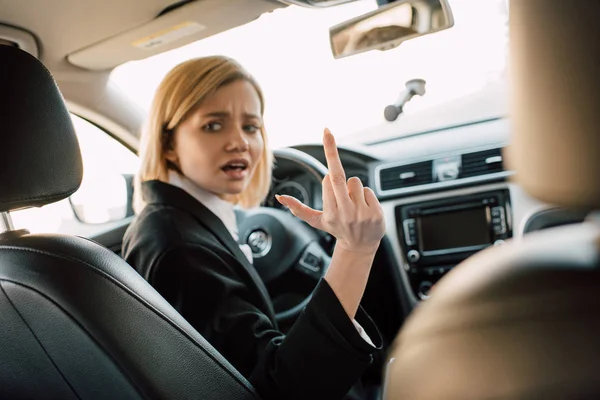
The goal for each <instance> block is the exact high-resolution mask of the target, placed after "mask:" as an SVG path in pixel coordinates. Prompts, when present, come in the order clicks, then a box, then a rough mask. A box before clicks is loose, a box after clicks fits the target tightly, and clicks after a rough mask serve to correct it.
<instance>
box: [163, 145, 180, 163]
mask: <svg viewBox="0 0 600 400" xmlns="http://www.w3.org/2000/svg"><path fill="white" fill-rule="evenodd" d="M165 158H166V159H167V161H169V162H171V163H173V164H175V165H178V164H179V159H178V157H177V153H176V152H175V149H172V148H171V149H169V148H168V149H166V150H165Z"/></svg>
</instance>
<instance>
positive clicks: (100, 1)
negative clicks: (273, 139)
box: [0, 0, 286, 141]
mask: <svg viewBox="0 0 600 400" xmlns="http://www.w3.org/2000/svg"><path fill="white" fill-rule="evenodd" d="M178 3H179V5H181V6H180V7H178V8H175V9H174V10H172V11H169V12H168V13H164V10H165V9H167V8H168V7H169V6H172V5H174V4H175V5H177V4H178ZM285 6H286V4H283V3H281V2H279V1H276V0H196V1H183V2H181V1H175V2H174V0H50V1H48V0H0V24H4V25H8V26H12V27H15V28H19V29H23V30H25V31H28V32H30V33H31V34H33V35H34V36H35V38H36V41H37V43H38V47H39V55H40V59H41V60H42V62H43V63H44V64H45V65H46V67H47V68H48V69H49V70H50V71H51V72H52V74H53V75H54V77H55V79H56V80H57V82H58V85H59V87H60V89H61V91H62V92H63V95H64V97H65V99H66V100H67V102H68V103H69V106H70V107H71V108H72V109H75V110H76V112H78V113H80V114H85V115H84V117H86V118H88V119H92V120H93V119H95V118H93V117H94V116H98V117H100V116H101V117H103V118H104V119H105V120H106V121H94V122H96V123H99V124H100V125H111V124H110V123H108V122H109V121H111V122H112V123H113V125H114V128H116V130H117V131H127V132H128V133H129V134H130V135H133V136H136V133H137V130H138V129H139V126H140V112H139V110H133V109H131V106H130V105H129V106H127V104H126V103H127V102H126V100H125V98H123V96H119V94H118V93H115V92H114V91H111V89H110V88H108V87H107V85H106V82H107V79H108V75H109V72H110V70H111V69H112V67H114V66H116V65H118V64H121V63H123V62H126V61H129V60H135V59H141V58H145V57H148V56H151V55H154V54H158V53H160V52H164V51H167V50H170V49H172V48H176V47H180V46H182V45H185V44H188V43H191V42H193V41H196V40H199V39H202V38H203V37H207V36H211V35H214V34H216V33H219V32H222V31H225V30H228V29H231V28H234V27H236V26H239V25H243V24H245V23H248V22H250V21H252V20H254V19H256V18H257V17H258V16H260V15H261V14H263V13H265V12H269V11H272V10H275V9H277V8H280V7H285ZM161 13H162V14H161ZM186 21H188V22H189V21H192V22H195V23H199V24H201V25H203V26H205V27H207V28H206V29H204V30H202V31H201V32H196V33H195V34H191V35H187V36H185V37H182V38H179V39H177V40H174V41H172V42H170V43H168V44H167V45H165V46H161V47H159V48H156V49H153V50H140V48H138V47H135V46H132V40H131V39H132V38H136V37H137V38H140V37H148V35H152V34H153V33H157V32H161V31H162V30H164V29H165V27H172V26H176V25H177V24H180V23H182V22H186ZM75 64H77V65H75ZM100 119H102V118H100ZM103 122H106V124H104V123H103ZM107 128H109V129H110V128H111V127H109V126H107ZM123 139H125V140H126V141H127V138H123Z"/></svg>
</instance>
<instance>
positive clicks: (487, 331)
mask: <svg viewBox="0 0 600 400" xmlns="http://www.w3.org/2000/svg"><path fill="white" fill-rule="evenodd" d="M598 287H600V224H598V223H597V222H596V223H592V222H588V223H585V224H581V225H573V226H564V227H560V228H554V229H549V230H544V231H538V232H535V233H532V234H531V235H530V236H529V237H528V238H527V240H523V241H515V242H513V243H510V244H506V245H504V246H498V247H493V248H490V249H488V250H485V251H482V252H480V253H478V254H476V255H475V256H473V257H471V258H469V259H467V260H466V261H465V262H463V264H461V265H460V266H458V267H456V268H455V269H454V270H452V271H451V272H450V273H449V274H448V275H446V276H445V277H444V278H443V279H442V280H440V281H439V282H438V284H436V286H435V287H434V289H433V290H432V291H431V297H430V298H429V299H428V300H427V301H425V302H424V303H423V304H421V305H420V306H419V307H418V309H417V310H415V311H414V313H413V314H412V315H411V317H410V318H409V319H408V320H407V322H406V323H405V325H404V328H403V330H402V331H401V333H400V335H399V336H398V337H397V338H396V342H395V345H394V346H395V348H394V350H393V352H392V354H393V355H392V357H394V360H393V361H392V363H391V364H390V365H389V367H388V368H389V371H388V375H389V379H388V382H387V388H386V391H387V396H386V399H388V400H391V399H412V400H421V399H464V400H468V399H477V400H486V399H490V400H491V399H503V400H505V399H506V400H508V399H592V398H598V396H599V395H600V380H598V370H600V357H598V355H599V354H600V340H598V338H600V296H598Z"/></svg>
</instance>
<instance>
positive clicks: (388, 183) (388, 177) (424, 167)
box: [379, 161, 432, 190]
mask: <svg viewBox="0 0 600 400" xmlns="http://www.w3.org/2000/svg"><path fill="white" fill-rule="evenodd" d="M379 180H380V186H381V190H393V189H401V188H405V187H410V186H417V185H426V184H428V183H431V182H432V162H431V161H424V162H420V163H416V164H408V165H400V166H397V167H390V168H383V169H382V170H381V171H380V172H379Z"/></svg>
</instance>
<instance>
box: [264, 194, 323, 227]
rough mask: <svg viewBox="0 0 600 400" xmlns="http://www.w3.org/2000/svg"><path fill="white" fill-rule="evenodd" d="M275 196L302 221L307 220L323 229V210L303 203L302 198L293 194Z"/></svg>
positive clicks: (308, 222)
mask: <svg viewBox="0 0 600 400" xmlns="http://www.w3.org/2000/svg"><path fill="white" fill-rule="evenodd" d="M275 198H276V199H277V201H278V202H280V203H281V204H283V205H284V206H286V207H287V208H289V209H290V211H291V212H292V214H294V215H295V216H296V217H298V218H300V219H301V220H302V221H304V222H306V223H307V224H309V225H310V226H312V227H313V228H316V229H322V228H321V214H323V212H322V211H318V210H315V209H312V208H310V207H309V206H307V205H306V204H304V203H302V202H301V201H300V200H298V199H296V198H294V197H292V196H288V195H283V196H280V195H275Z"/></svg>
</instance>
